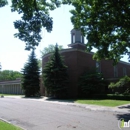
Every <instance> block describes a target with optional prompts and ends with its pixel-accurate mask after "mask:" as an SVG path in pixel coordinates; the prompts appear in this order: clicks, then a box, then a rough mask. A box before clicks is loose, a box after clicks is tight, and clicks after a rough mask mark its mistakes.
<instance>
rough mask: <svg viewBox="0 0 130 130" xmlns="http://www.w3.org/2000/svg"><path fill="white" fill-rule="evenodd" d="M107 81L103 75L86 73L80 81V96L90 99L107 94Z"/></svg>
mask: <svg viewBox="0 0 130 130" xmlns="http://www.w3.org/2000/svg"><path fill="white" fill-rule="evenodd" d="M106 86H107V85H106V81H105V80H104V78H103V75H102V74H101V73H97V72H89V73H84V74H83V75H82V76H81V77H80V79H79V96H80V97H90V96H91V95H93V94H100V93H104V92H105V88H106Z"/></svg>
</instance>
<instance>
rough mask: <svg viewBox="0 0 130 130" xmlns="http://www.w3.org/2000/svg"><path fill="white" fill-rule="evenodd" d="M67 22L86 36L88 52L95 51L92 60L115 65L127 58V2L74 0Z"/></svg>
mask: <svg viewBox="0 0 130 130" xmlns="http://www.w3.org/2000/svg"><path fill="white" fill-rule="evenodd" d="M71 4H72V5H73V6H74V7H75V9H73V10H71V13H72V18H71V21H72V23H73V25H74V27H75V28H80V29H81V30H82V32H83V34H84V35H85V36H86V38H87V40H88V43H87V49H88V51H90V50H92V48H93V47H94V48H96V49H97V52H96V53H95V55H94V58H95V59H99V60H100V59H103V58H105V59H112V60H114V62H115V63H116V62H118V61H119V60H120V59H121V57H122V55H123V54H128V55H129V54H130V50H129V48H130V28H129V27H130V1H129V0H74V1H71Z"/></svg>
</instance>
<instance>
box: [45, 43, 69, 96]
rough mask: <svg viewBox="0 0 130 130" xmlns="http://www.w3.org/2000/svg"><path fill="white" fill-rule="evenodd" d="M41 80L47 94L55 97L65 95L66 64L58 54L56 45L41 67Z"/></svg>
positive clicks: (66, 82)
mask: <svg viewBox="0 0 130 130" xmlns="http://www.w3.org/2000/svg"><path fill="white" fill-rule="evenodd" d="M43 81H44V85H45V88H46V90H47V93H48V94H51V95H52V96H54V97H56V98H66V97H67V84H68V75H67V66H65V65H64V63H63V59H62V57H61V55H60V54H59V49H58V45H57V44H56V46H55V51H54V53H53V54H52V55H51V57H50V60H49V61H48V62H47V63H46V65H45V68H44V69H43Z"/></svg>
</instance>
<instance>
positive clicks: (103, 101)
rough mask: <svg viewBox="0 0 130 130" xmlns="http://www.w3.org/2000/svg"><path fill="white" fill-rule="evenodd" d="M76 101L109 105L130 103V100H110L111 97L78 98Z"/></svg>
mask: <svg viewBox="0 0 130 130" xmlns="http://www.w3.org/2000/svg"><path fill="white" fill-rule="evenodd" d="M75 102H76V103H81V104H91V105H99V106H109V107H116V106H120V105H124V104H129V103H130V101H125V100H109V99H101V100H98V99H97V100H95V99H94V100H93V99H88V100H87V99H84V100H76V101H75Z"/></svg>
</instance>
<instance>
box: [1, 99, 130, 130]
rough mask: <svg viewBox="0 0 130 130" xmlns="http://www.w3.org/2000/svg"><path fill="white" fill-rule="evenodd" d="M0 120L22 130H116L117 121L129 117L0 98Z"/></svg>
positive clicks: (81, 108) (41, 102) (65, 106)
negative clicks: (23, 129)
mask: <svg viewBox="0 0 130 130" xmlns="http://www.w3.org/2000/svg"><path fill="white" fill-rule="evenodd" d="M0 118H3V119H5V120H7V121H9V122H11V123H13V124H16V125H19V126H21V127H23V128H25V129H26V130H119V128H118V120H119V119H120V118H125V119H126V120H127V121H128V120H129V119H130V114H129V113H117V112H110V111H108V112H107V111H92V110H88V109H86V108H83V107H77V106H72V105H62V104H54V103H49V102H44V101H36V100H28V99H11V98H0ZM124 129H125V130H127V129H126V128H124ZM129 129H130V128H129ZM0 130H1V129H0Z"/></svg>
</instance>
